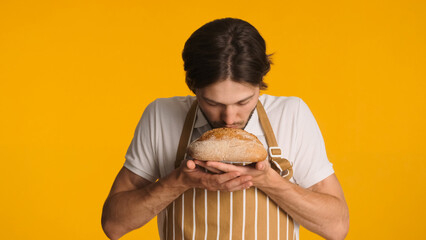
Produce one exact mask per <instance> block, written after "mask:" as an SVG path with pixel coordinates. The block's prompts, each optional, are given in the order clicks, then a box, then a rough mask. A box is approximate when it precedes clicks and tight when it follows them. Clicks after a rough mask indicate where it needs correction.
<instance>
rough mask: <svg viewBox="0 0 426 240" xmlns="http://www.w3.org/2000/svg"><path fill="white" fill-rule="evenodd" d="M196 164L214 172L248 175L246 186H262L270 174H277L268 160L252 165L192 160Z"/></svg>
mask: <svg viewBox="0 0 426 240" xmlns="http://www.w3.org/2000/svg"><path fill="white" fill-rule="evenodd" d="M194 162H195V164H196V165H199V166H202V167H203V168H205V169H208V170H209V171H211V172H216V173H225V174H226V173H237V174H238V176H240V178H245V177H250V178H249V179H250V180H248V181H247V182H246V183H247V185H248V187H251V186H256V187H262V186H266V185H267V184H268V179H269V178H270V177H271V175H272V174H277V173H276V172H275V171H274V170H273V169H272V168H271V166H270V164H269V161H268V160H264V161H261V162H258V163H256V164H255V165H254V166H252V165H250V166H237V165H232V164H227V163H222V162H213V161H207V162H204V161H199V160H195V161H194Z"/></svg>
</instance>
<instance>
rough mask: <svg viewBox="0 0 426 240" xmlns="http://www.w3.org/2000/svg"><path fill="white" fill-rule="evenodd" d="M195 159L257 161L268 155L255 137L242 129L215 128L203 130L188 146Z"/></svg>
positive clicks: (236, 161)
mask: <svg viewBox="0 0 426 240" xmlns="http://www.w3.org/2000/svg"><path fill="white" fill-rule="evenodd" d="M188 154H189V155H190V156H191V157H193V158H194V159H197V160H203V161H226V162H231V163H239V162H259V161H263V160H265V159H266V157H267V156H268V154H267V152H266V150H265V148H264V147H263V144H262V143H261V142H260V141H259V139H257V137H256V136H255V135H253V134H251V133H249V132H246V131H244V130H242V129H236V128H215V129H212V130H210V131H207V132H205V133H204V134H203V135H202V136H201V137H200V138H198V139H197V140H195V141H194V142H192V143H191V144H190V145H189V147H188Z"/></svg>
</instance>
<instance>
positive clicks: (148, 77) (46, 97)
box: [0, 0, 426, 239]
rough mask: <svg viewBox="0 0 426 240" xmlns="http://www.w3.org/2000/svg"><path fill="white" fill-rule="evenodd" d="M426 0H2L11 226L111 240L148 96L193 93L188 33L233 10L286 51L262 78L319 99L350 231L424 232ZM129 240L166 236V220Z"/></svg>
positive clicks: (1, 124) (281, 89)
mask: <svg viewBox="0 0 426 240" xmlns="http://www.w3.org/2000/svg"><path fill="white" fill-rule="evenodd" d="M425 3H426V2H425V1H422V0H419V1H413V0H410V1H407V0H399V1H378V0H372V1H367V0H363V1H355V0H353V1H248V0H245V1H242V0H239V1H224V0H218V1H206V2H204V1H168V2H167V1H166V2H156V1H149V2H148V1H92V0H91V1H71V0H70V1H53V0H52V1H13V0H3V1H1V2H0V113H1V118H0V159H1V165H2V167H1V175H0V176H1V179H0V189H1V198H0V215H1V217H0V229H1V232H2V233H1V238H2V239H106V237H105V236H104V234H103V232H102V229H101V225H100V216H101V209H102V205H103V202H104V200H105V198H106V196H107V194H108V191H109V189H110V186H111V184H112V182H113V180H114V178H115V175H116V173H117V172H118V170H119V169H120V168H121V166H122V164H123V162H124V155H125V152H126V150H127V147H128V145H129V144H130V141H131V139H132V136H133V132H134V130H135V127H136V124H137V122H138V120H139V118H140V116H141V114H142V111H143V110H144V108H145V107H146V105H147V104H148V103H150V102H151V101H153V100H154V99H155V98H157V97H169V96H176V95H187V94H190V92H189V90H187V87H186V85H185V84H184V72H183V69H182V64H183V63H182V60H181V57H180V54H181V51H182V48H183V44H184V42H185V40H186V39H187V38H188V37H189V35H190V34H191V33H192V32H193V31H194V30H196V29H197V28H198V27H200V26H201V25H203V24H204V23H206V22H208V21H210V20H213V19H216V18H221V17H227V16H232V17H238V18H242V19H245V20H247V21H249V22H250V23H252V24H253V25H254V26H255V27H256V28H258V29H259V31H260V32H261V34H262V35H263V37H264V38H265V39H266V41H267V48H268V52H270V53H275V55H274V57H273V60H274V65H273V67H272V70H271V72H270V74H268V75H267V78H266V81H267V83H269V87H270V88H269V90H268V91H266V93H268V94H273V95H283V96H298V97H301V98H302V99H304V100H305V101H306V103H307V104H308V106H309V107H310V108H311V110H312V112H313V113H314V115H315V117H316V119H317V122H318V124H319V126H320V128H321V130H322V133H323V136H324V139H325V142H326V147H327V153H328V156H329V159H330V161H331V162H332V163H333V164H334V167H335V171H336V174H337V176H338V177H339V179H340V181H341V184H342V186H343V188H344V191H345V195H346V198H347V202H348V204H349V208H350V216H351V227H350V231H349V234H348V239H419V238H422V237H423V238H424V236H425V235H426V230H425V229H426V228H425V224H426V222H425V220H424V219H425V217H424V216H425V215H426V209H425V206H424V203H425V202H426V196H425V187H426V186H425V180H424V179H425V177H424V175H425V174H424V173H425V172H426V164H425V161H426V150H425V149H426V147H425V142H426V141H425V137H426V136H425V134H426V131H425V120H426V119H425V115H426V109H425V108H426V107H425V104H426V101H425V90H426V86H425V81H426V70H425V66H426V4H425ZM301 237H302V239H319V237H318V236H316V235H314V234H312V233H309V232H308V231H306V230H302V231H301ZM123 239H158V237H157V229H156V222H155V220H153V221H151V222H150V223H149V224H148V225H147V226H144V227H143V228H141V229H139V230H136V231H133V232H131V233H129V234H128V235H126V236H125V237H123Z"/></svg>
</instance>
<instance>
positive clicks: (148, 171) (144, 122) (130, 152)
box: [124, 101, 159, 182]
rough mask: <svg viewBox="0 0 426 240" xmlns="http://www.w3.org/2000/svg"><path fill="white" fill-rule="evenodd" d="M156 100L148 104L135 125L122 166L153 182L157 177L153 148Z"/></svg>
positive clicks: (156, 163) (156, 162)
mask: <svg viewBox="0 0 426 240" xmlns="http://www.w3.org/2000/svg"><path fill="white" fill-rule="evenodd" d="M155 109H156V102H155V101H154V102H153V103H151V104H149V105H148V106H147V107H146V109H145V111H144V112H143V114H142V117H141V119H140V121H139V123H138V125H137V127H136V130H135V134H134V136H133V139H132V142H131V143H130V146H129V148H128V149H127V153H126V161H125V162H124V167H126V168H127V169H129V170H130V171H132V172H133V173H135V174H137V175H139V176H141V177H143V178H145V179H146V180H149V181H151V182H155V181H156V180H157V179H158V177H159V173H158V172H159V171H158V161H157V157H156V155H157V154H156V151H155V150H156V149H155V140H156V139H155V137H156V133H155V129H156V128H155V123H156V110H155Z"/></svg>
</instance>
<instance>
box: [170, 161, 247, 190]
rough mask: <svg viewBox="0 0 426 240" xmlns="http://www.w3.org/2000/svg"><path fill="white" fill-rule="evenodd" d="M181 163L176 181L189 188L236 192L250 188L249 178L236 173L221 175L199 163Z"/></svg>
mask: <svg viewBox="0 0 426 240" xmlns="http://www.w3.org/2000/svg"><path fill="white" fill-rule="evenodd" d="M197 162H198V163H199V164H196V162H195V161H193V160H185V161H183V162H182V164H181V165H180V167H179V169H177V170H178V179H179V180H180V181H181V183H182V184H184V185H185V186H186V187H187V188H188V189H189V188H203V189H207V190H210V191H217V190H220V191H228V192H233V191H238V190H243V189H247V188H249V187H251V185H252V184H251V182H250V180H251V178H252V177H251V176H240V173H238V172H227V173H221V172H219V171H218V170H216V169H208V168H206V169H207V170H209V172H206V171H205V168H204V167H205V166H204V165H203V164H202V162H201V161H197Z"/></svg>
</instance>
